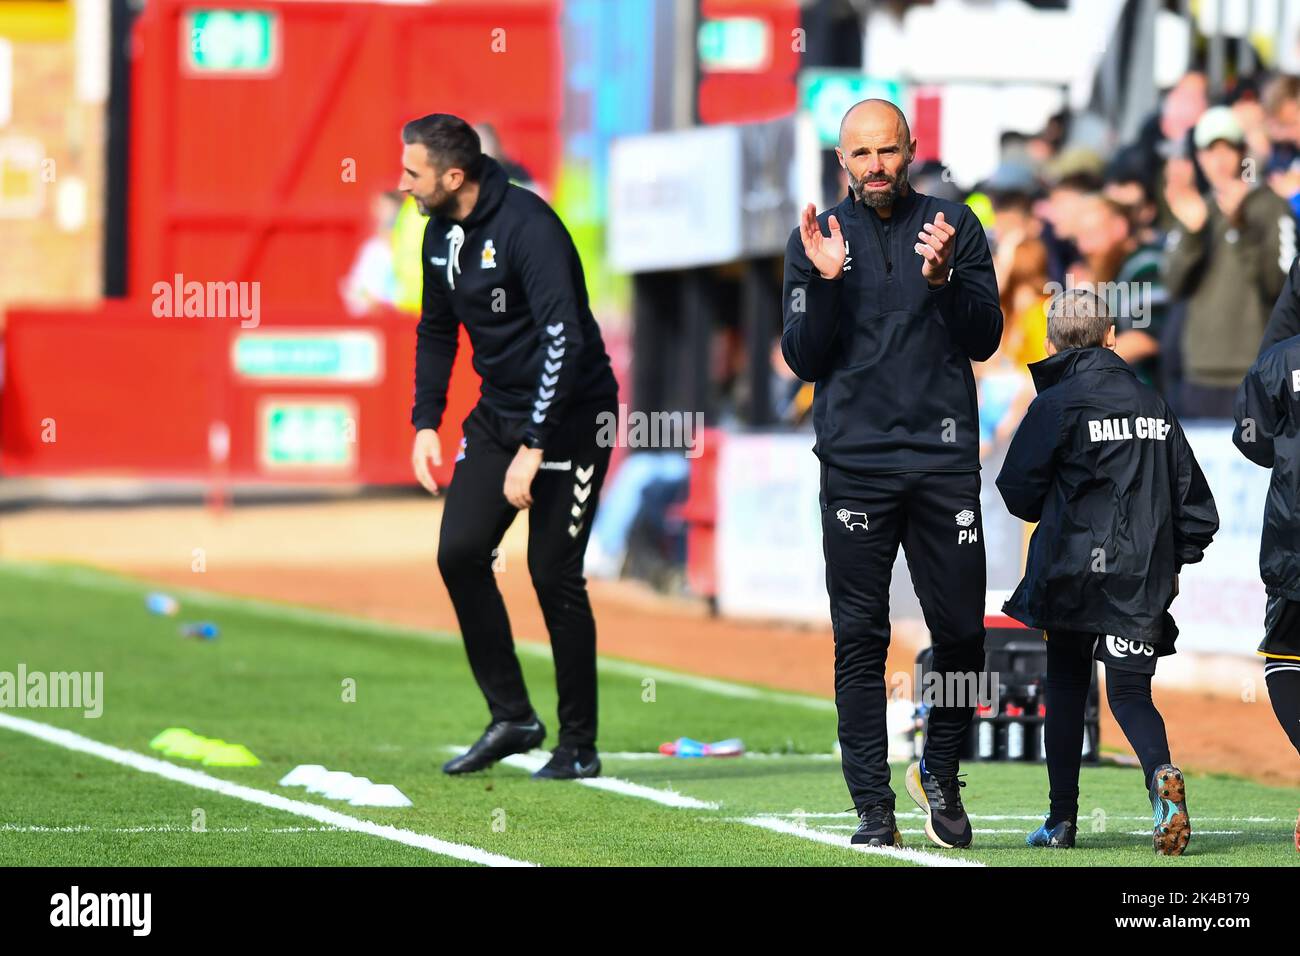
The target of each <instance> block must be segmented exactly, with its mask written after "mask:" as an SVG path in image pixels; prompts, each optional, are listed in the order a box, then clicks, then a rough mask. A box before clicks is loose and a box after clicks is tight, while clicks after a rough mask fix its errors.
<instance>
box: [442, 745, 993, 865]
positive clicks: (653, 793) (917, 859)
mask: <svg viewBox="0 0 1300 956" xmlns="http://www.w3.org/2000/svg"><path fill="white" fill-rule="evenodd" d="M467 749H468V748H466V747H448V748H447V750H448V752H450V753H457V754H461V753H464V752H465V751H466V750H467ZM549 758H550V754H548V753H547V752H546V751H544V750H534V751H532V752H531V753H528V754H515V755H514V756H512V757H506V758H505V759H504V760H502V761H501V763H503V764H505V765H506V766H509V767H515V768H517V769H520V770H527V771H529V772H532V771H535V770H537V769H539V768H540V767H541V766H542V765H543V764H545V763H546V761H547V760H548V759H549ZM573 782H575V783H580V784H582V785H583V786H586V787H591V788H593V789H596V790H607V791H609V792H611V793H618V794H622V795H623V796H625V797H636V798H638V799H641V800H651V801H653V802H655V803H658V804H661V805H663V806H667V807H678V808H683V809H689V810H718V809H721V807H720V805H719V804H716V803H709V802H707V801H704V800H696V799H695V798H694V797H688V796H685V795H683V794H680V793H677V792H676V791H674V790H660V789H657V788H655V787H647V786H645V785H643V784H639V783H632V782H631V781H629V780H620V779H618V778H617V777H591V778H588V779H586V780H577V781H573ZM836 816H838V814H836ZM727 819H729V820H731V822H733V823H744V824H747V825H749V826H754V827H759V828H761V829H764V830H771V831H772V832H773V833H783V834H786V835H788V836H797V837H802V838H803V839H805V840H812V841H813V842H815V843H825V844H827V845H828V846H837V847H840V848H841V849H845V850H860V851H867V852H871V853H878V854H884V855H885V856H893V857H895V858H898V859H902V860H905V861H907V862H908V863H919V864H921V865H922V866H984V864H983V863H977V862H975V861H973V860H961V859H956V858H954V857H948V856H941V855H939V854H938V853H928V852H926V851H924V850H909V849H907V848H906V847H864V846H854V845H853V844H851V843H849V842H848V841H847V840H846V839H845V838H844V837H842V836H837V835H835V834H833V833H826V832H824V831H820V830H812V829H809V828H807V827H803V826H800V825H799V824H797V823H789V822H788V821H786V820H783V819H781V818H779V817H777V816H752V817H728V818H727Z"/></svg>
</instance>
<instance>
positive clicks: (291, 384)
mask: <svg viewBox="0 0 1300 956" xmlns="http://www.w3.org/2000/svg"><path fill="white" fill-rule="evenodd" d="M469 363H470V350H469V342H468V339H467V338H466V337H465V335H464V332H463V331H462V334H461V348H460V352H459V353H458V355H457V357H456V368H455V371H454V372H453V375H452V387H451V392H450V395H449V398H448V408H447V414H446V416H445V418H444V426H443V428H442V429H441V432H440V436H441V438H442V442H443V468H442V470H441V472H440V473H439V475H438V478H439V480H440V482H442V483H444V484H445V483H446V482H447V481H448V480H449V479H450V476H451V469H452V464H453V461H454V459H455V456H456V450H457V448H458V446H459V444H460V425H461V421H462V420H463V419H464V417H465V415H466V414H467V413H468V412H469V410H470V408H471V407H472V406H473V404H474V402H476V401H477V400H478V379H477V376H475V374H474V371H473V369H472V368H471V367H470V365H469ZM414 367H415V319H414V318H413V317H411V316H408V315H402V314H399V313H397V312H385V313H381V314H378V315H376V316H374V317H373V318H368V319H366V320H364V321H357V320H354V319H351V318H348V317H346V316H344V315H342V314H341V312H336V313H332V314H324V313H310V312H301V311H299V312H288V311H279V310H277V311H275V313H274V314H273V315H272V316H270V317H264V318H263V320H262V322H261V324H260V325H259V326H258V327H257V328H247V329H245V328H241V327H240V323H239V320H238V319H210V318H205V319H199V318H156V317H154V315H153V314H152V303H151V302H148V301H146V302H135V303H130V302H109V303H106V304H104V305H102V306H100V307H99V308H96V309H86V310H66V311H52V310H39V311H38V310H15V311H12V312H10V313H9V315H8V328H7V329H6V333H5V377H4V381H5V390H4V400H3V402H0V436H3V454H2V456H0V471H3V472H4V473H5V474H6V475H66V474H72V473H80V474H86V473H91V472H96V473H115V474H129V475H150V476H161V477H170V478H198V479H203V478H208V477H211V476H212V475H213V474H214V473H221V474H222V475H223V477H229V478H230V479H233V480H236V481H250V480H285V481H305V480H309V481H324V482H333V481H364V482H367V483H377V484H385V483H407V482H410V481H412V480H413V479H412V475H411V467H410V450H411V440H412V436H413V432H412V430H411V426H410V424H409V413H410V407H411V397H412V383H413V380H414ZM214 376H215V378H214ZM214 393H219V394H220V395H221V402H222V404H223V405H224V407H225V411H224V412H223V414H222V415H221V416H220V417H218V418H215V419H214V418H213V417H212V415H211V409H212V408H213V407H214V404H215V401H214V398H213V395H214ZM214 423H216V425H217V429H218V430H220V429H223V428H224V430H225V432H226V433H227V434H228V435H229V450H228V454H227V455H226V456H225V461H224V462H223V461H222V460H221V459H222V454H221V452H222V449H221V447H220V446H221V445H222V442H221V440H220V439H219V437H218V440H217V441H216V442H215V443H214V441H213V438H214V431H213V425H214ZM214 444H215V446H216V447H213V446H214ZM214 452H215V456H214Z"/></svg>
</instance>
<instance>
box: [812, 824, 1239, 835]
mask: <svg viewBox="0 0 1300 956" xmlns="http://www.w3.org/2000/svg"><path fill="white" fill-rule="evenodd" d="M817 829H819V830H856V829H857V827H855V826H854V825H853V824H851V823H828V824H822V825H821V826H819V827H817ZM898 832H899V833H901V834H903V836H920V835H921V834H923V833H925V831H924V830H903V829H900V830H899V831H898ZM971 832H972V833H984V834H994V835H997V834H1016V835H1018V836H1025V835H1026V834H1025V831H1024V830H1014V829H1013V830H995V829H991V828H985V827H972V828H971ZM1082 832H1083V833H1085V834H1086V833H1089V832H1091V831H1088V830H1084V831H1082ZM1127 832H1128V835H1129V836H1150V835H1151V831H1150V830H1129V831H1127ZM1194 832H1195V834H1196V835H1197V836H1206V835H1209V836H1236V835H1240V834H1242V833H1244V832H1246V831H1244V830H1196V831H1194Z"/></svg>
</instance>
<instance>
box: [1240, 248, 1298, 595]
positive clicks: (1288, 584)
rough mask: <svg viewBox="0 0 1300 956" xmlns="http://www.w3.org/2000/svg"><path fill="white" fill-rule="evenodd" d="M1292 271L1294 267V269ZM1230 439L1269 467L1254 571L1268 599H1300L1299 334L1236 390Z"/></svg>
mask: <svg viewBox="0 0 1300 956" xmlns="http://www.w3.org/2000/svg"><path fill="white" fill-rule="evenodd" d="M1293 273H1294V270H1293ZM1233 417H1235V418H1236V420H1237V427H1236V428H1235V429H1234V430H1233V433H1232V441H1233V443H1234V444H1235V445H1236V446H1237V447H1238V448H1239V449H1240V450H1241V453H1242V454H1243V455H1245V456H1246V457H1247V458H1249V459H1250V460H1251V461H1253V462H1254V463H1255V464H1257V465H1262V466H1263V467H1265V468H1272V469H1273V478H1272V481H1271V482H1270V483H1269V487H1268V497H1267V499H1266V500H1265V504H1264V534H1263V536H1262V537H1261V539H1260V546H1259V571H1260V577H1261V578H1263V580H1264V586H1265V589H1266V590H1267V591H1268V593H1269V595H1271V596H1273V597H1285V598H1287V599H1288V600H1291V601H1300V335H1297V336H1293V337H1291V338H1288V339H1283V340H1282V341H1281V342H1279V343H1277V344H1276V345H1273V346H1271V347H1270V348H1268V349H1267V350H1266V351H1265V352H1264V354H1263V355H1261V356H1260V357H1259V359H1258V361H1256V362H1255V364H1254V365H1253V366H1251V368H1250V371H1249V372H1247V373H1246V377H1245V379H1244V380H1243V381H1242V383H1241V386H1240V387H1239V388H1238V389H1237V398H1236V404H1235V405H1234V406H1233Z"/></svg>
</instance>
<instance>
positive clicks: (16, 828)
mask: <svg viewBox="0 0 1300 956" xmlns="http://www.w3.org/2000/svg"><path fill="white" fill-rule="evenodd" d="M342 832H344V831H343V830H341V829H339V828H338V827H256V828H254V827H205V828H203V829H202V830H195V829H194V828H193V827H182V826H176V825H173V824H166V823H164V824H161V825H159V826H154V827H90V826H84V825H77V826H53V827H47V826H42V825H41V824H39V823H0V833H342Z"/></svg>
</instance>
